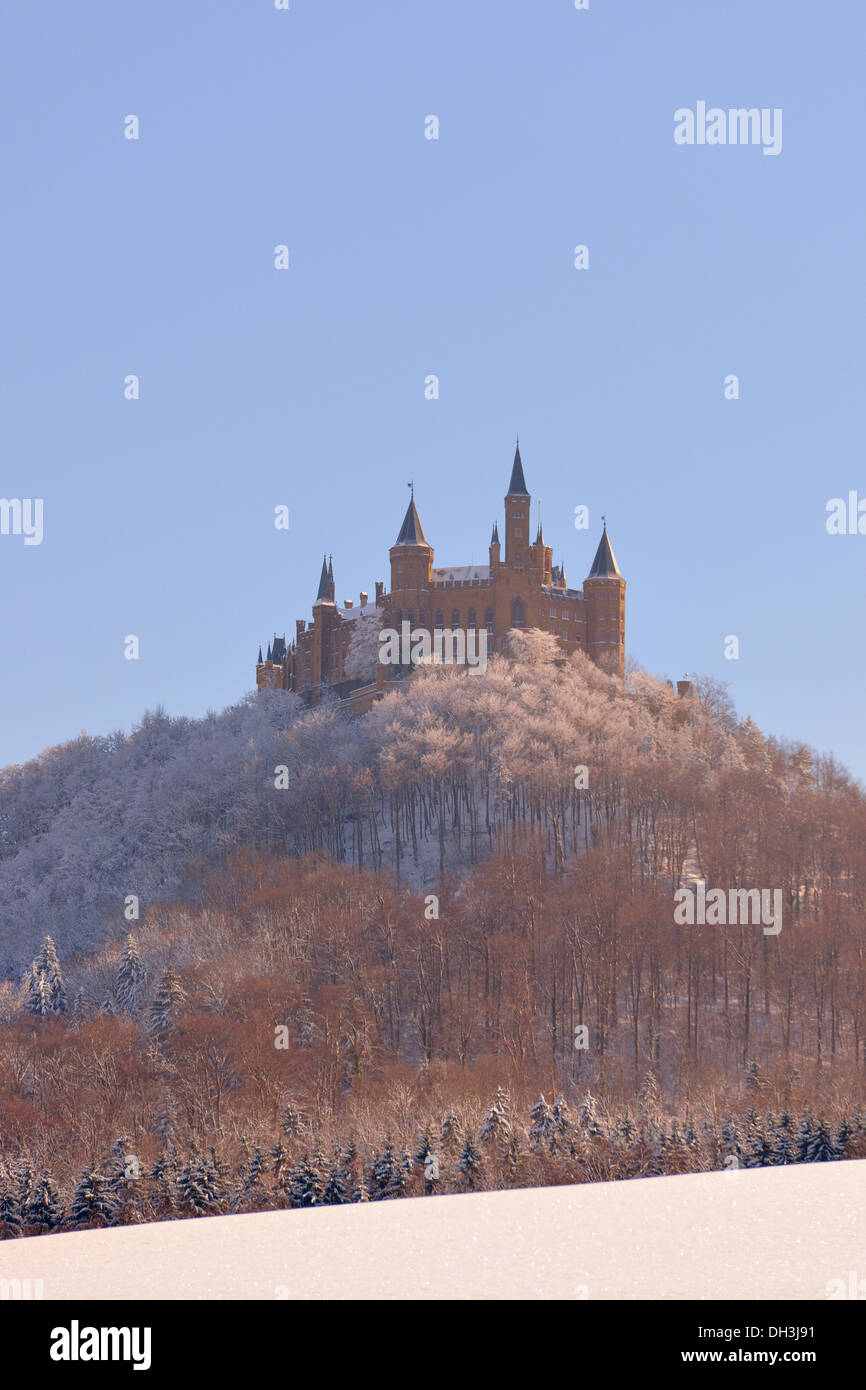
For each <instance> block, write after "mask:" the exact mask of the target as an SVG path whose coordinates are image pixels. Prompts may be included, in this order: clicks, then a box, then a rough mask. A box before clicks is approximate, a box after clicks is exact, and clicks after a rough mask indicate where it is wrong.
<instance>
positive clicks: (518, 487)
mask: <svg viewBox="0 0 866 1390" xmlns="http://www.w3.org/2000/svg"><path fill="white" fill-rule="evenodd" d="M508 495H509V497H511V496H515V497H528V496H529V493H528V492H527V490H526V479H525V478H524V476H523V463H522V461H521V458H520V440H519V439H518V441H517V448H516V449H515V450H514V463H513V465H512V468H511V482H510V483H509V485H508Z"/></svg>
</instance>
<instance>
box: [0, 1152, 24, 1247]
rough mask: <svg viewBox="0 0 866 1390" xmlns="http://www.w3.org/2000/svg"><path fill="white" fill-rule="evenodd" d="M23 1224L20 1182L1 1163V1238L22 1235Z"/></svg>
mask: <svg viewBox="0 0 866 1390" xmlns="http://www.w3.org/2000/svg"><path fill="white" fill-rule="evenodd" d="M22 1226H23V1221H22V1210H21V1203H20V1201H19V1193H18V1183H17V1182H16V1181H15V1179H14V1177H13V1176H12V1174H11V1173H10V1172H9V1170H8V1168H6V1167H5V1166H3V1165H2V1164H0V1240H14V1239H15V1237H16V1236H20V1235H21V1232H22Z"/></svg>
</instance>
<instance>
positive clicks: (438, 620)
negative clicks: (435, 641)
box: [433, 608, 442, 629]
mask: <svg viewBox="0 0 866 1390" xmlns="http://www.w3.org/2000/svg"><path fill="white" fill-rule="evenodd" d="M433 622H434V626H435V627H436V628H437V629H439V628H441V627H442V609H441V608H437V609H436V617H435V618H434V620H433Z"/></svg>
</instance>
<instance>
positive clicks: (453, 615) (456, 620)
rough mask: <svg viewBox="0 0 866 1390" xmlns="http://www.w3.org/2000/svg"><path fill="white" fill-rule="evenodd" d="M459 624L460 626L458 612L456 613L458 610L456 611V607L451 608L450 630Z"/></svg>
mask: <svg viewBox="0 0 866 1390" xmlns="http://www.w3.org/2000/svg"><path fill="white" fill-rule="evenodd" d="M459 626H460V614H459V613H458V611H457V609H456V608H452V609H451V629H452V631H453V630H454V628H455V627H459Z"/></svg>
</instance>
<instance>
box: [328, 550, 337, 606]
mask: <svg viewBox="0 0 866 1390" xmlns="http://www.w3.org/2000/svg"><path fill="white" fill-rule="evenodd" d="M335 592H336V590H335V589H334V557H333V555H329V556H328V594H329V597H330V599H331V602H332V603H333V602H334V594H335Z"/></svg>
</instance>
